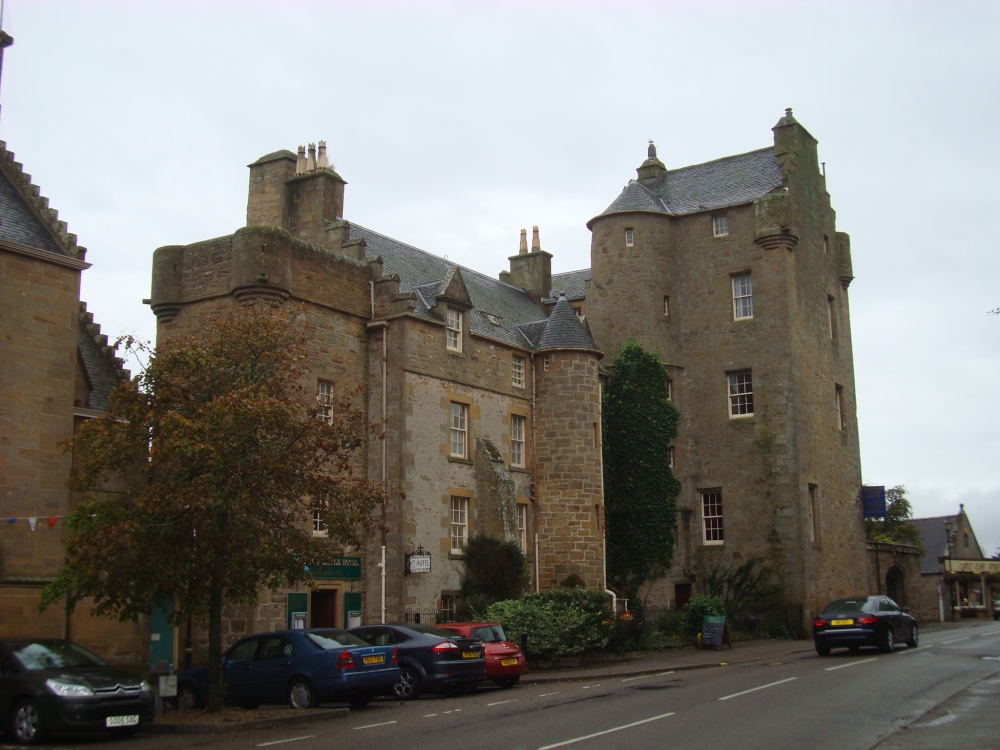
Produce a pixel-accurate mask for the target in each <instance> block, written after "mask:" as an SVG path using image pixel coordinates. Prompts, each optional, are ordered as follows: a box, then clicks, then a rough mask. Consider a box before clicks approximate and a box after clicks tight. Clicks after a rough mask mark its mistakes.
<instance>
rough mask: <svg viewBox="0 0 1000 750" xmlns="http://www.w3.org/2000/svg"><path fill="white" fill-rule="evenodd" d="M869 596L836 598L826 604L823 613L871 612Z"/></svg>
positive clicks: (871, 606)
mask: <svg viewBox="0 0 1000 750" xmlns="http://www.w3.org/2000/svg"><path fill="white" fill-rule="evenodd" d="M869 602H870V597H867V596H855V597H850V598H845V599H836V600H835V601H832V602H830V603H829V604H827V605H826V608H825V609H824V610H823V614H836V613H838V612H872V611H873V605H872V604H871V603H869Z"/></svg>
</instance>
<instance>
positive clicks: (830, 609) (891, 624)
mask: <svg viewBox="0 0 1000 750" xmlns="http://www.w3.org/2000/svg"><path fill="white" fill-rule="evenodd" d="M917 631H918V627H917V621H916V619H914V618H913V616H912V615H910V613H909V608H908V607H900V606H899V605H898V604H896V602H894V601H893V600H892V599H890V598H889V597H888V596H882V595H874V596H847V597H844V598H842V599H835V600H833V601H832V602H830V603H829V604H827V605H826V607H824V608H823V611H822V612H820V614H819V616H818V617H817V618H816V619H815V620H814V621H813V641H814V642H815V644H816V652H817V653H818V654H819V655H820V656H828V655H829V653H830V649H832V648H841V647H846V648H849V649H850V650H851V651H857V650H858V649H859V648H861V647H862V646H877V647H878V648H880V649H882V650H883V651H886V652H890V651H892V650H893V649H895V648H896V643H897V642H898V641H903V642H904V643H906V645H907V646H909V647H910V648H916V647H917Z"/></svg>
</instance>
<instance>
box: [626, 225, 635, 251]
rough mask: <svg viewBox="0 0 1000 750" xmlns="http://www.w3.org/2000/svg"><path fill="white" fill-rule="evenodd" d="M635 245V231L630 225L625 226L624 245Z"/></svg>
mask: <svg viewBox="0 0 1000 750" xmlns="http://www.w3.org/2000/svg"><path fill="white" fill-rule="evenodd" d="M634 245H635V232H634V231H633V230H632V227H625V246H626V247H633V246H634Z"/></svg>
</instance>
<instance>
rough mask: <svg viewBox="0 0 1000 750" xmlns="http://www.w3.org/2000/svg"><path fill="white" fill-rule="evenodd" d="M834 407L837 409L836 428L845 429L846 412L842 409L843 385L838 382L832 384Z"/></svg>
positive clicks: (842, 430) (841, 430)
mask: <svg viewBox="0 0 1000 750" xmlns="http://www.w3.org/2000/svg"><path fill="white" fill-rule="evenodd" d="M833 398H834V407H835V408H836V410H837V429H838V430H839V431H840V432H845V431H846V430H847V413H846V411H845V409H844V386H842V385H841V384H840V383H834V385H833Z"/></svg>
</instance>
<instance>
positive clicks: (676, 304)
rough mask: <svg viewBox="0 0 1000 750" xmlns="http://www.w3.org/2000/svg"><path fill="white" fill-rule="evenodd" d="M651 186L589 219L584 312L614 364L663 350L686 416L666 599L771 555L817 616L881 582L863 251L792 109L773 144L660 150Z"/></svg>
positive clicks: (793, 598)
mask: <svg viewBox="0 0 1000 750" xmlns="http://www.w3.org/2000/svg"><path fill="white" fill-rule="evenodd" d="M638 174H639V177H638V180H636V181H634V182H632V183H630V185H629V186H628V187H626V189H625V191H624V192H623V193H622V196H621V197H620V198H619V199H618V200H617V201H616V202H615V203H614V204H612V206H611V207H609V209H608V210H606V211H605V212H604V213H603V214H601V215H600V216H598V217H596V218H594V219H593V220H591V222H590V224H589V226H590V227H591V230H592V233H593V236H592V246H591V260H592V267H591V269H590V279H589V281H588V283H587V286H586V298H585V304H586V311H587V320H588V322H589V323H590V330H591V332H592V333H593V336H594V340H595V342H596V343H597V344H598V346H600V347H601V349H602V350H603V351H605V352H607V353H608V354H609V355H610V354H611V353H613V352H614V351H615V350H616V348H617V347H618V346H619V345H620V344H621V343H623V342H624V341H625V340H627V339H628V338H630V337H631V338H635V339H636V340H637V341H638V342H639V343H640V344H642V345H643V346H644V347H646V348H648V349H650V350H653V351H656V352H658V353H659V354H660V357H661V358H662V359H663V361H664V362H665V363H666V364H667V366H668V370H669V372H670V375H671V378H672V392H673V395H672V398H673V400H674V401H675V403H676V405H677V407H678V408H679V410H680V424H679V428H678V435H677V438H676V440H675V454H674V455H675V467H674V472H675V474H676V475H677V477H678V479H679V480H680V481H681V486H682V489H681V493H680V496H679V497H678V510H679V519H680V521H679V524H678V536H679V539H678V545H677V554H676V556H675V561H674V564H673V567H672V568H671V570H670V572H669V574H668V575H667V577H666V578H665V579H664V580H663V581H661V582H659V583H658V584H656V585H654V586H653V587H652V588H651V590H650V592H649V594H650V597H651V599H652V600H653V601H664V600H674V599H675V597H681V595H682V592H686V591H687V590H688V589H689V587H690V585H691V583H692V582H693V583H694V591H695V592H697V581H698V577H699V576H703V575H704V574H705V573H706V571H708V570H709V569H711V568H713V567H715V566H720V565H727V564H731V563H733V562H734V561H735V562H739V561H742V560H746V559H748V558H751V557H757V558H760V559H761V560H762V561H763V562H764V563H765V564H767V565H768V566H769V567H770V568H771V569H772V571H774V572H775V573H776V574H777V577H778V578H777V581H778V583H779V585H780V590H781V597H782V598H783V599H784V601H785V602H786V603H792V604H798V603H801V604H802V605H803V607H804V612H805V618H806V619H807V620H808V619H809V618H810V613H812V612H815V611H817V609H818V608H820V607H822V606H823V605H824V604H825V602H826V601H827V600H829V599H831V598H833V597H835V596H838V595H841V594H849V593H851V592H854V591H860V590H864V588H865V583H866V565H865V554H864V549H865V547H864V544H865V543H864V530H863V524H862V517H861V510H860V504H859V501H858V493H859V488H860V485H861V469H860V449H859V441H858V427H857V417H856V400H855V388H854V372H853V358H852V351H851V331H850V313H849V306H848V296H847V287H848V285H849V284H850V281H851V279H852V276H853V274H852V272H851V260H850V244H849V241H848V238H847V235H845V234H842V233H838V232H837V231H836V227H835V215H834V211H833V209H832V208H831V206H830V200H829V195H828V194H827V192H826V187H825V181H824V177H823V174H822V171H821V169H820V165H819V162H818V157H817V151H816V141H815V140H814V139H813V138H812V137H811V136H810V135H809V133H808V132H807V131H806V130H805V129H804V128H803V127H802V126H801V125H799V124H798V123H797V122H796V121H795V119H794V118H793V117H792V116H791V113H790V112H789V113H786V116H785V117H783V118H782V119H781V120H780V121H779V123H778V124H777V125H776V126H775V128H774V147H773V148H768V149H762V150H760V151H757V152H751V153H749V154H742V155H739V156H735V157H728V158H726V159H721V160H719V161H717V162H711V163H709V164H706V165H697V166H695V167H687V168H684V169H681V170H674V171H668V170H667V169H666V167H664V165H663V164H662V163H661V162H660V161H659V160H658V159H657V158H656V154H655V150H654V149H653V148H652V147H651V148H650V154H649V159H647V161H646V162H644V163H643V165H642V166H640V168H639V170H638ZM558 282H559V279H558V277H557V280H556V282H555V283H558ZM742 374H745V380H743V381H740V380H736V383H737V384H738V386H737V387H738V388H741V389H743V390H745V391H746V394H744V395H743V397H744V398H745V399H747V400H748V401H749V408H748V409H747V408H746V405H744V406H743V407H741V408H743V409H744V410H747V411H748V412H749V413H734V412H733V401H734V400H736V401H738V400H739V396H737V395H734V393H733V392H732V391H731V390H730V389H731V388H732V387H733V380H732V376H734V375H736V376H737V377H738V378H739V377H742ZM737 411H739V410H737ZM705 493H714V494H713V499H721V516H720V517H719V518H713V519H712V522H713V523H715V522H721V524H722V527H723V528H722V530H721V531H720V532H718V534H714V536H715V538H712V537H713V533H712V532H710V531H709V530H708V529H707V525H706V522H705V520H704V513H705V511H706V506H705V505H704V503H705V502H707V501H706V500H705ZM707 507H708V510H709V511H711V512H713V513H714V512H715V511H716V510H718V509H717V508H713V507H712V506H711V505H709V506H707ZM675 587H676V588H675Z"/></svg>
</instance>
